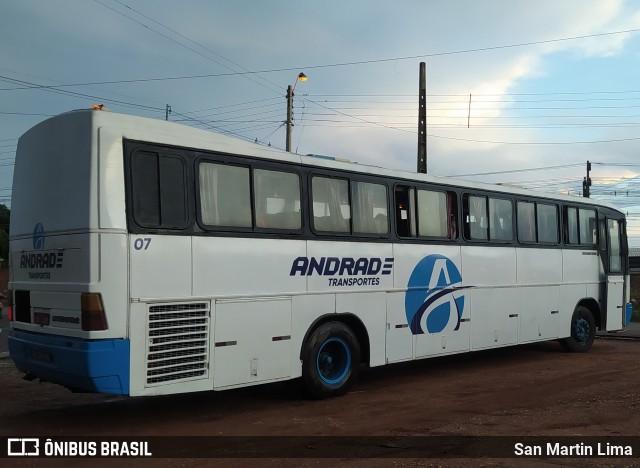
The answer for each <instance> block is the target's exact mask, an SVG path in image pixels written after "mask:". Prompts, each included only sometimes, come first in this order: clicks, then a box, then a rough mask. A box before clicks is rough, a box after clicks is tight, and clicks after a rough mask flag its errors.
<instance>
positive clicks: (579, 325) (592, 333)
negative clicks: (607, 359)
mask: <svg viewBox="0 0 640 468" xmlns="http://www.w3.org/2000/svg"><path fill="white" fill-rule="evenodd" d="M595 337H596V321H595V319H594V318H593V314H592V313H591V311H590V310H589V309H587V308H586V307H582V306H578V307H576V310H574V311H573V317H571V336H570V337H569V338H565V339H563V340H560V344H561V345H562V347H563V348H564V349H565V350H566V351H571V352H574V353H584V352H585V351H589V349H590V348H591V345H592V344H593V340H594V339H595Z"/></svg>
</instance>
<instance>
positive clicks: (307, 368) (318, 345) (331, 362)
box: [302, 322, 360, 398]
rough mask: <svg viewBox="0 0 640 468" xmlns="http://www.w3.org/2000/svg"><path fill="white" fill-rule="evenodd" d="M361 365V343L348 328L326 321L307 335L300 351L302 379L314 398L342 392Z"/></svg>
mask: <svg viewBox="0 0 640 468" xmlns="http://www.w3.org/2000/svg"><path fill="white" fill-rule="evenodd" d="M359 368H360V343H359V342H358V339H357V338H356V336H355V335H354V333H353V331H352V330H351V328H349V327H348V326H346V325H345V324H343V323H341V322H328V323H325V324H323V325H321V326H320V327H318V328H317V329H316V330H315V331H314V332H313V333H312V334H311V336H310V337H309V339H308V341H307V343H306V344H305V347H304V351H303V353H302V380H303V383H304V386H305V389H306V391H307V392H308V393H309V395H310V396H312V397H314V398H330V397H335V396H339V395H343V394H345V393H346V392H347V391H348V390H349V388H350V387H351V385H353V383H354V382H355V380H356V378H357V376H358V370H359Z"/></svg>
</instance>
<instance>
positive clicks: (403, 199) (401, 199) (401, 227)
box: [395, 185, 416, 237]
mask: <svg viewBox="0 0 640 468" xmlns="http://www.w3.org/2000/svg"><path fill="white" fill-rule="evenodd" d="M413 194H414V190H413V189H412V188H411V187H407V186H405V185H399V186H397V187H396V189H395V211H396V232H397V233H398V237H415V235H416V230H415V224H414V220H413V214H412V209H413V201H412V197H413Z"/></svg>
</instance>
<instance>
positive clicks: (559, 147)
mask: <svg viewBox="0 0 640 468" xmlns="http://www.w3.org/2000/svg"><path fill="white" fill-rule="evenodd" d="M639 51H640V2H637V1H631V0H630V1H624V0H536V1H531V0H526V1H525V0H519V1H518V0H484V1H472V0H429V1H426V0H398V1H396V2H390V1H388V0H387V1H382V0H368V1H364V0H362V1H360V0H350V1H345V0H342V1H335V0H324V1H322V2H310V1H305V0H298V1H295V2H294V1H288V0H273V1H268V2H267V1H258V0H234V1H221V0H185V1H181V2H176V1H169V0H0V57H1V58H2V61H1V62H0V202H5V203H7V204H10V193H11V186H12V170H13V159H14V156H15V148H16V144H17V138H18V137H19V136H20V135H21V134H22V133H23V132H25V131H26V130H27V129H29V128H30V127H32V126H33V125H35V124H37V123H38V122H40V121H42V120H43V119H46V118H47V117H48V116H51V115H56V114H59V113H62V112H65V111H68V110H71V109H77V108H86V107H90V106H91V105H93V104H105V105H106V106H107V107H108V108H109V109H110V110H112V111H114V112H122V113H127V114H136V115H143V116H148V117H152V118H158V119H164V118H165V111H166V105H167V104H169V105H170V106H171V111H172V112H171V114H170V116H169V118H170V119H171V120H174V121H180V122H183V123H184V124H186V125H192V126H197V127H201V128H205V129H209V130H212V131H217V132H223V133H227V134H230V135H233V136H237V137H240V138H244V139H248V140H251V141H255V140H256V139H257V140H258V141H259V142H260V143H261V144H271V145H272V146H276V147H280V148H283V147H284V145H285V131H284V126H283V123H284V120H285V118H286V115H285V114H286V100H285V90H286V87H287V85H293V84H294V82H295V80H296V76H297V75H298V73H299V72H304V73H305V74H306V75H308V77H309V80H308V81H306V82H301V83H298V84H297V87H296V94H295V100H294V102H295V109H294V123H295V126H294V132H293V149H294V150H296V151H297V152H299V153H304V154H306V153H315V154H325V155H333V156H338V157H343V158H348V159H351V160H353V161H357V162H359V163H365V164H375V165H379V166H385V167H390V168H394V169H403V170H409V171H414V170H415V167H416V148H417V129H416V126H417V114H418V99H417V93H418V70H419V63H420V62H421V61H425V62H426V64H427V113H428V168H429V173H430V174H433V175H443V176H446V175H459V176H461V178H464V179H468V180H478V181H487V182H503V183H514V184H519V185H522V186H525V187H528V188H533V189H536V190H545V191H552V192H561V193H565V194H566V193H569V194H572V195H576V196H578V195H580V192H581V190H582V179H583V177H584V176H585V174H586V161H587V160H589V161H592V163H593V166H592V172H591V176H592V179H593V186H592V194H593V198H598V199H602V200H607V201H610V202H612V203H614V204H616V205H617V206H619V207H621V208H622V209H624V210H625V211H628V214H629V221H630V228H629V232H630V235H631V236H632V241H631V243H632V245H634V246H640V186H639V183H640V159H639V158H638V156H637V153H638V148H639V147H640V134H639V133H638V129H639V128H640V52H639ZM558 166H561V167H558Z"/></svg>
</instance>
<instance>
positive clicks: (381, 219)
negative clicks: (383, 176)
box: [351, 182, 389, 234]
mask: <svg viewBox="0 0 640 468" xmlns="http://www.w3.org/2000/svg"><path fill="white" fill-rule="evenodd" d="M351 203H352V204H353V232H354V233H355V234H387V233H388V232H389V226H388V225H389V221H388V219H389V217H388V214H387V206H388V204H387V188H386V187H385V186H384V185H381V184H370V183H367V182H352V183H351Z"/></svg>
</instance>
